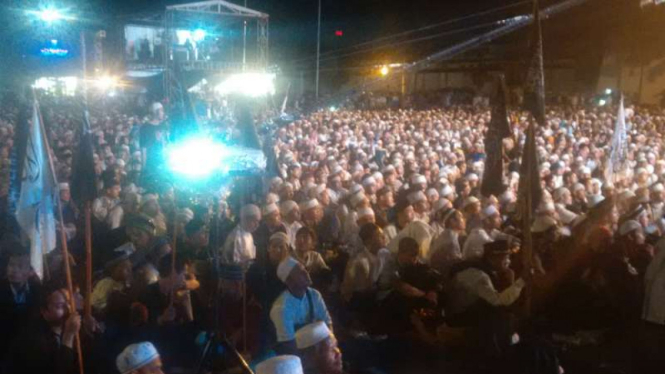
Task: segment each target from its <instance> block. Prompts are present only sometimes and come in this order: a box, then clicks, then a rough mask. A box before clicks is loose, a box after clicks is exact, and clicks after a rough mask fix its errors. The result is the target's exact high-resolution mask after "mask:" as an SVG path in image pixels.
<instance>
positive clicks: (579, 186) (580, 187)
mask: <svg viewBox="0 0 665 374" xmlns="http://www.w3.org/2000/svg"><path fill="white" fill-rule="evenodd" d="M585 189H586V188H584V185H583V184H582V183H575V185H574V186H573V191H574V192H577V191H582V190H585Z"/></svg>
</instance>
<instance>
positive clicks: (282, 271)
mask: <svg viewBox="0 0 665 374" xmlns="http://www.w3.org/2000/svg"><path fill="white" fill-rule="evenodd" d="M296 265H298V261H296V260H295V259H294V258H293V257H291V256H289V257H287V258H285V259H283V260H282V262H280V263H279V265H278V266H277V278H279V280H281V281H282V282H284V283H286V278H288V277H289V274H291V270H293V268H294V267H296Z"/></svg>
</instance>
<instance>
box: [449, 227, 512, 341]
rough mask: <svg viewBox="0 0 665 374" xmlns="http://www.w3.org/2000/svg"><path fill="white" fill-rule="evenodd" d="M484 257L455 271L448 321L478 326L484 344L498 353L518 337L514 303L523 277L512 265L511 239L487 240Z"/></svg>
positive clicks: (460, 324) (456, 324)
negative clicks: (516, 272)
mask: <svg viewBox="0 0 665 374" xmlns="http://www.w3.org/2000/svg"><path fill="white" fill-rule="evenodd" d="M484 247H485V248H484V251H483V257H482V260H481V261H479V262H476V263H473V264H470V265H469V266H468V268H466V269H463V270H460V271H458V272H456V273H455V274H453V283H452V289H451V292H450V300H449V309H448V311H449V312H450V314H449V318H448V323H449V324H450V325H451V326H466V327H477V328H478V334H479V337H480V341H481V344H482V345H483V346H484V347H483V348H485V349H487V350H488V352H489V353H493V354H497V353H499V354H500V353H501V351H502V350H503V349H504V348H506V347H507V346H509V345H512V344H515V343H517V341H518V340H519V338H518V337H517V336H516V334H514V331H513V330H512V326H511V320H512V316H511V314H510V312H509V310H508V309H507V308H506V307H509V306H511V305H512V304H513V303H515V301H517V299H518V298H519V297H520V295H521V293H522V289H523V288H524V285H525V283H524V280H522V279H518V280H517V281H515V280H514V279H515V274H514V272H513V271H512V270H511V269H510V253H511V252H510V249H509V247H508V241H506V240H497V241H493V242H489V243H486V244H485V246H484Z"/></svg>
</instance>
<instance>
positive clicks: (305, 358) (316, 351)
mask: <svg viewBox="0 0 665 374" xmlns="http://www.w3.org/2000/svg"><path fill="white" fill-rule="evenodd" d="M296 346H297V347H298V350H299V351H300V354H299V355H300V358H301V360H302V365H303V370H304V372H305V374H341V373H342V352H341V351H340V350H339V348H338V347H337V339H335V335H334V334H333V333H332V332H331V331H330V329H328V326H327V325H326V324H325V323H323V322H320V321H319V322H314V323H311V324H309V325H307V326H305V327H303V328H301V329H300V330H298V332H296Z"/></svg>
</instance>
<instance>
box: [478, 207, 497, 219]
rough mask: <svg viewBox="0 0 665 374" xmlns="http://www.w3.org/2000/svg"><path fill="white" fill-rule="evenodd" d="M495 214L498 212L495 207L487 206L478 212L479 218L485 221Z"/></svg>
mask: <svg viewBox="0 0 665 374" xmlns="http://www.w3.org/2000/svg"><path fill="white" fill-rule="evenodd" d="M497 214H499V211H498V210H497V209H496V207H495V206H494V205H488V206H486V207H485V209H483V210H482V211H481V212H480V218H481V219H487V218H490V217H492V216H494V215H497Z"/></svg>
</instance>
